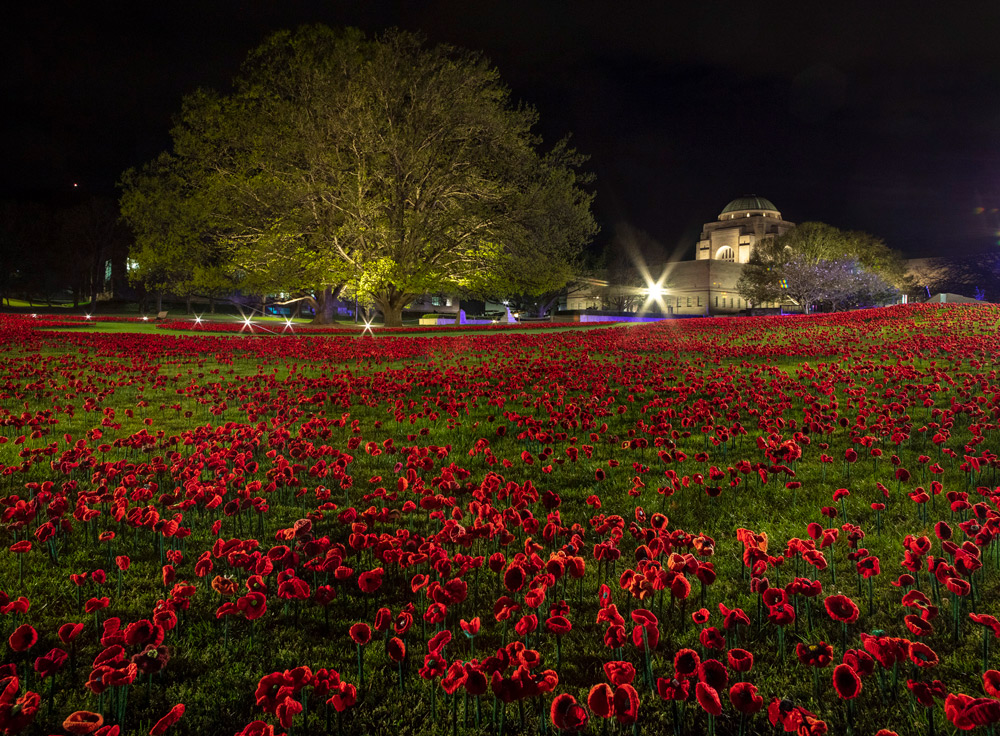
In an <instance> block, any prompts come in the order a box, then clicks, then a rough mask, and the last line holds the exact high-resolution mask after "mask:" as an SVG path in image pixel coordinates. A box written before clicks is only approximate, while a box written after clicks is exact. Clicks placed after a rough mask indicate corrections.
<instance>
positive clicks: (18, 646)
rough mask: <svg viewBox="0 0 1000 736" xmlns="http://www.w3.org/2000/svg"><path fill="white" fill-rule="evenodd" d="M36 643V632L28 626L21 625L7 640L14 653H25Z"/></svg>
mask: <svg viewBox="0 0 1000 736" xmlns="http://www.w3.org/2000/svg"><path fill="white" fill-rule="evenodd" d="M37 641H38V632H37V631H35V628H34V627H33V626H31V625H30V624H21V625H20V626H18V627H17V628H16V629H14V633H12V634H11V635H10V636H9V637H8V638H7V643H8V644H10V648H11V649H13V650H14V651H15V652H26V651H28V650H29V649H31V648H32V647H33V646H35V643H36V642H37Z"/></svg>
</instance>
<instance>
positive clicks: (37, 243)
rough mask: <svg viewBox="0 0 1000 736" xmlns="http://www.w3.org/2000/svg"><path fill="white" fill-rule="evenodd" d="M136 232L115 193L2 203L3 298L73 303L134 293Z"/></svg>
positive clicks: (0, 276) (0, 283)
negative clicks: (131, 256)
mask: <svg viewBox="0 0 1000 736" xmlns="http://www.w3.org/2000/svg"><path fill="white" fill-rule="evenodd" d="M130 242H131V235H130V233H129V230H128V228H127V227H126V226H125V225H124V224H123V223H122V222H121V217H120V214H119V209H118V202H117V200H116V199H115V198H113V197H98V196H85V197H75V198H72V199H70V200H62V201H60V200H55V201H53V200H48V201H45V200H43V201H37V200H36V201H31V200H5V201H3V202H0V299H2V300H3V305H4V306H15V305H17V304H19V303H22V302H23V303H24V305H25V306H31V305H52V304H57V303H63V304H64V303H67V302H72V304H73V305H74V306H79V305H81V304H88V303H89V304H91V305H93V304H96V303H97V300H98V299H99V298H107V297H108V296H111V295H115V296H134V294H131V293H130V290H129V285H128V280H127V274H126V264H127V260H128V250H129V244H130Z"/></svg>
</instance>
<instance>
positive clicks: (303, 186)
mask: <svg viewBox="0 0 1000 736" xmlns="http://www.w3.org/2000/svg"><path fill="white" fill-rule="evenodd" d="M536 121H537V115H536V114H535V112H534V111H533V110H532V109H530V108H527V107H525V106H516V105H514V104H512V103H511V101H510V94H509V92H508V90H507V89H506V87H504V86H503V85H502V84H501V82H500V79H499V75H498V73H497V71H496V69H494V68H493V67H491V66H490V65H489V64H488V63H487V62H486V61H485V60H484V59H483V58H482V57H481V56H479V55H478V54H474V53H471V52H467V51H462V50H459V49H455V48H452V47H448V46H436V47H433V48H427V47H426V46H425V45H424V44H423V43H422V41H421V39H419V38H418V37H416V36H413V35H411V34H408V33H404V32H396V31H393V32H390V33H387V34H386V35H384V36H382V37H381V38H378V39H376V40H368V39H366V38H365V37H364V36H363V35H362V34H361V33H360V32H359V31H355V30H346V31H339V32H338V31H332V30H330V29H329V28H326V27H324V26H307V27H303V28H300V29H299V30H297V31H295V32H289V31H283V32H280V33H277V34H275V35H273V36H271V37H270V38H269V39H268V40H267V41H266V42H265V43H264V44H263V45H262V46H260V47H259V48H257V49H255V50H254V51H253V52H252V53H251V54H250V56H249V57H248V59H247V61H246V63H245V64H244V66H243V69H242V72H241V74H240V75H239V77H238V78H237V80H236V83H235V90H234V91H233V93H232V94H229V95H219V94H215V93H211V92H205V91H201V92H198V93H196V94H194V95H191V96H189V97H188V98H187V99H186V100H185V104H184V109H183V112H182V114H181V117H180V121H179V123H178V125H177V126H176V127H175V129H174V131H173V139H174V150H173V153H172V154H170V155H169V163H170V166H169V170H171V171H173V172H182V176H183V177H184V178H185V182H186V184H185V187H184V197H185V198H186V200H187V201H188V202H189V203H190V205H191V206H192V208H193V209H194V211H195V212H196V213H198V214H197V215H196V217H194V218H193V220H194V221H196V222H199V228H197V229H198V230H199V232H200V235H201V236H202V237H205V238H207V239H209V240H211V242H212V248H213V252H215V251H214V249H215V248H218V253H219V254H220V255H221V257H222V260H223V262H224V263H225V264H226V265H227V266H228V267H229V268H230V269H232V270H233V271H237V272H239V273H241V274H243V276H244V277H245V278H246V279H248V280H250V281H253V282H254V283H255V284H257V285H259V286H260V287H261V288H267V289H268V290H270V291H272V292H274V291H283V292H296V291H301V290H303V289H310V290H312V291H313V292H314V293H315V294H322V295H324V296H326V297H331V296H333V295H335V294H336V293H338V292H339V291H340V290H342V289H344V288H345V287H347V288H349V289H350V290H351V291H352V292H354V293H356V294H358V295H359V296H360V297H361V298H362V299H370V300H371V301H373V302H374V303H375V304H376V305H377V306H378V307H379V309H380V310H381V311H382V313H383V316H384V318H385V321H386V324H387V325H398V324H399V323H400V318H401V311H402V309H403V308H404V307H405V306H406V305H407V304H408V303H409V302H411V301H412V300H413V299H414V298H416V297H417V296H419V295H420V294H422V293H425V292H434V291H463V292H466V293H482V294H489V293H496V292H498V291H507V292H512V293H531V294H542V293H545V292H547V291H551V290H553V289H556V288H559V287H560V286H562V285H563V284H565V283H566V282H567V280H568V279H569V277H570V276H571V275H572V271H571V269H570V268H569V267H568V264H571V263H572V262H573V259H574V258H575V257H576V255H577V253H578V252H579V250H580V248H581V247H582V245H583V244H584V243H586V242H587V241H588V240H589V238H590V237H591V236H592V235H593V233H594V232H595V230H596V226H595V224H594V220H593V218H592V216H591V214H590V203H591V199H592V195H590V194H589V193H587V192H586V191H585V190H584V189H583V188H582V185H583V184H585V183H586V181H587V178H586V177H585V176H582V175H581V174H580V173H579V167H580V165H581V164H582V163H583V160H584V158H583V157H582V156H581V155H580V154H578V153H577V152H576V151H574V150H573V149H572V148H571V147H570V146H569V145H568V144H567V142H566V141H561V142H559V143H557V144H556V145H555V146H553V147H552V148H551V149H550V150H549V151H548V152H547V153H544V154H543V153H541V152H539V150H538V149H539V146H540V143H541V141H540V140H539V139H538V137H537V136H536V135H534V134H533V133H532V132H531V130H532V127H533V126H534V124H535V122H536ZM148 173H150V174H151V175H153V176H155V172H148ZM130 196H132V188H131V186H130V183H129V181H126V187H125V199H126V200H127V198H128V197H130ZM201 213H205V214H206V217H205V219H204V220H202V219H201ZM318 318H319V320H320V321H324V320H325V319H328V318H329V315H328V314H324V310H323V309H320V310H319V312H318Z"/></svg>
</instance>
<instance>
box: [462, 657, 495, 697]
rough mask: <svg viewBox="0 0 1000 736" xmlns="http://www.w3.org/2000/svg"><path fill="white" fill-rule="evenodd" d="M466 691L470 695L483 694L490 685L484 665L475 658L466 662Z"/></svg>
mask: <svg viewBox="0 0 1000 736" xmlns="http://www.w3.org/2000/svg"><path fill="white" fill-rule="evenodd" d="M465 675H466V677H465V691H466V692H467V693H469V695H483V694H484V693H485V692H486V690H487V688H488V687H489V682H488V681H487V680H486V672H485V671H484V670H483V667H482V666H481V665H480V664H479V663H478V662H476V661H475V660H473V661H472V662H466V663H465Z"/></svg>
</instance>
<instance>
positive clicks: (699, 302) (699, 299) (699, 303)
mask: <svg viewBox="0 0 1000 736" xmlns="http://www.w3.org/2000/svg"><path fill="white" fill-rule="evenodd" d="M698 306H699V307H700V306H701V297H698Z"/></svg>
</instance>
